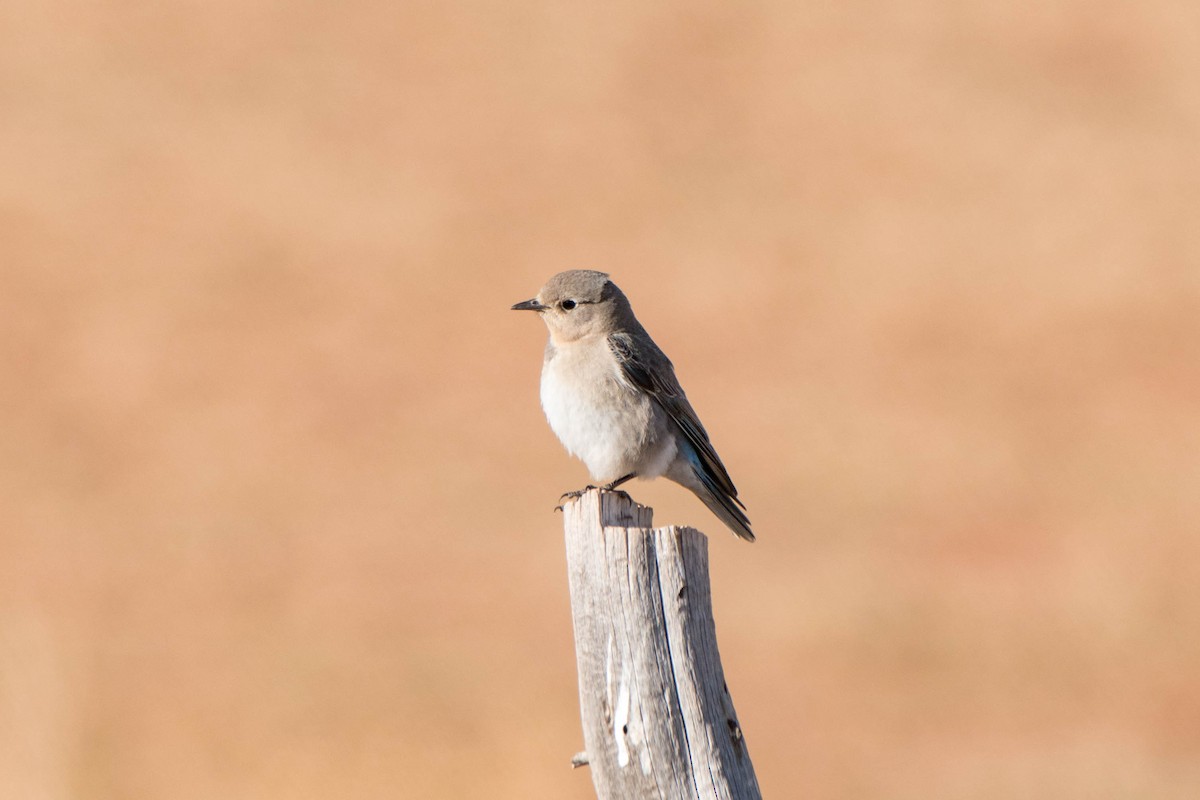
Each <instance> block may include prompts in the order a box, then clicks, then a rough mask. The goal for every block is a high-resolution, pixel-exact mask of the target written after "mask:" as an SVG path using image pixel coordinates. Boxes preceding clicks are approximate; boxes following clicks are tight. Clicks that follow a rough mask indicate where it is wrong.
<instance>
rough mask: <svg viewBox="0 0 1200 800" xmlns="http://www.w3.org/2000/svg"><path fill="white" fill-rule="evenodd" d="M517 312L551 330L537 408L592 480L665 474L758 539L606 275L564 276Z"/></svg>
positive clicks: (659, 357)
mask: <svg viewBox="0 0 1200 800" xmlns="http://www.w3.org/2000/svg"><path fill="white" fill-rule="evenodd" d="M513 310H514V311H536V312H538V314H540V315H541V317H542V321H543V322H545V323H546V327H547V328H549V329H550V341H549V342H547V344H546V358H545V362H544V363H543V365H542V391H541V394H542V409H543V410H544V411H545V412H546V419H547V420H549V421H550V427H551V428H552V429H553V430H554V433H555V434H556V435H557V436H558V438H559V439H560V440H561V441H562V443H563V445H564V446H565V447H566V448H567V451H568V452H570V453H571V455H574V456H577V457H578V458H579V459H581V460H582V461H583V463H584V464H586V465H587V468H588V471H589V472H590V473H591V474H592V478H593V479H595V480H596V481H601V482H604V481H607V483H605V485H604V486H603V488H604V489H608V490H612V489H615V488H616V487H618V486H620V485H621V484H622V483H624V482H625V481H627V480H629V479H630V478H643V479H647V480H648V479H650V478H657V477H659V476H660V475H662V476H665V477H667V478H668V479H670V480H672V481H675V483H678V484H679V485H680V486H683V487H685V488H687V489H691V490H692V492H694V493H695V495H696V496H697V497H699V498H700V500H701V501H703V503H704V504H705V505H706V506H708V507H709V509H711V510H712V512H713V513H714V514H716V515H717V516H718V517H720V519H721V521H722V522H724V523H725V524H726V525H728V526H729V528H730V530H732V531H733V532H734V533H736V534H737V535H738V536H740V537H742V538H743V539H746V540H747V541H751V542H752V541H754V533H753V532H752V531H751V530H750V520H749V519H747V517H746V513H745V508H746V507H745V506H744V505H742V502H741V501H740V500H738V496H737V494H738V493H737V489H736V488H734V485H733V481H731V480H730V479H729V473H728V472H726V471H725V465H724V464H722V463H721V459H720V458H719V457H718V456H717V451H716V450H714V449H713V446H712V443H711V442H710V441H709V440H708V433H707V432H705V430H704V426H703V425H701V424H700V419H699V418H698V417H697V416H696V412H695V411H693V410H692V405H691V403H689V402H688V400H687V396H686V395H684V393H683V389H682V388H681V387H680V385H679V381H678V380H676V378H675V368H674V367H672V366H671V362H670V360H669V359H668V358H667V357H666V356H665V355H664V354H663V351H662V350H659V349H658V345H656V344H655V343H654V340H653V339H651V338H650V334H648V333H646V329H645V328H643V327H642V325H641V323H640V322H638V321H637V317H635V316H634V315H633V309H632V308H631V307H630V306H629V300H628V299H626V297H625V295H624V294H623V293H622V292H621V290H620V289H618V288H617V286H616V284H614V283H613V282H612V281H610V280H609V279H608V275H606V274H604V273H603V272H596V271H593V270H571V271H569V272H560V273H559V274H557V275H555V276H554V277H553V278H551V279H550V281H549V282H548V283H547V284H546V285H545V286H543V287H542V290H541V291H540V292H538V295H537V297H535V298H534V299H532V300H526V301H524V302H522V303H517V304H516V305H515V306H513ZM588 488H593V487H588ZM569 494H571V495H575V496H578V494H580V493H579V492H570V493H569ZM564 496H565V495H564Z"/></svg>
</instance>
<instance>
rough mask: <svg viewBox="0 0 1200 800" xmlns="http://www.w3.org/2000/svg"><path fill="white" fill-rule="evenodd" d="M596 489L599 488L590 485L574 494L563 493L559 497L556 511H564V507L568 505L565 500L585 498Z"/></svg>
mask: <svg viewBox="0 0 1200 800" xmlns="http://www.w3.org/2000/svg"><path fill="white" fill-rule="evenodd" d="M595 488H598V487H595V486H592V485H591V484H590V483H589V484H588V485H587V486H585V487H583V488H582V489H576V490H575V491H573V492H563V493H562V494H560V495H559V496H558V505H556V506H555V507H554V510H555V511H562V510H563V506H564V505H566V503H564V502H563V501H564V500H578V499H579V498H581V497H583V496H584V495H585V494H587V493H588V492H590V491H591V490H592V489H595Z"/></svg>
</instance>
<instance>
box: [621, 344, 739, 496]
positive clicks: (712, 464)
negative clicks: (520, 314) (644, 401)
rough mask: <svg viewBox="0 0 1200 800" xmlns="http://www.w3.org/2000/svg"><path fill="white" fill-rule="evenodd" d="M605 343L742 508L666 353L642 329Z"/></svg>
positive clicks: (634, 383) (709, 473)
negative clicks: (640, 332) (638, 332)
mask: <svg viewBox="0 0 1200 800" xmlns="http://www.w3.org/2000/svg"><path fill="white" fill-rule="evenodd" d="M608 346H609V348H610V349H611V350H612V352H613V355H615V356H616V359H617V364H619V365H620V367H621V373H622V374H623V375H624V376H625V379H626V380H627V381H629V382H630V383H631V384H633V385H634V386H636V387H638V388H639V389H641V390H642V391H644V392H646V393H647V394H648V395H650V396H651V397H653V398H654V400H655V402H657V403H658V405H659V406H661V407H662V409H663V411H666V412H667V416H669V417H670V418H671V419H672V420H673V421H674V422H675V424H676V425H678V426H679V430H680V431H682V432H683V435H684V437H685V438H686V439H687V440H688V442H689V443H691V445H692V447H693V448H694V449H695V451H696V454H697V455H698V456H699V457H700V461H701V464H702V465H703V467H704V471H705V472H706V473H707V474H708V477H709V478H710V479H712V480H713V482H714V483H716V485H717V486H718V487H720V489H721V491H723V492H724V493H725V494H727V495H728V496H729V497H730V498H732V499H733V501H734V502H736V503H737V504H738V505H739V506H741V507H742V508H745V506H744V505H742V501H740V500H738V499H737V487H735V486H734V485H733V481H732V480H731V479H730V478H729V473H728V472H727V471H726V470H725V465H724V464H722V463H721V459H720V457H719V456H717V451H716V450H714V449H713V446H712V442H710V441H709V440H708V432H707V431H705V430H704V426H703V425H701V424H700V418H699V417H697V416H696V412H695V411H694V410H693V409H692V404H691V403H689V402H688V399H687V396H686V395H685V394H684V393H683V387H681V386H680V385H679V381H678V379H676V377H675V368H674V367H673V366H672V365H671V360H670V359H669V358H667V356H666V354H665V353H663V351H662V350H660V349H658V345H656V344H655V343H654V341H653V340H652V339H651V338H650V337H649V336H648V335H646V334H645V333H642V334H641V335H640V336H635V335H631V334H628V333H614V334H612V335H610V336H609V337H608Z"/></svg>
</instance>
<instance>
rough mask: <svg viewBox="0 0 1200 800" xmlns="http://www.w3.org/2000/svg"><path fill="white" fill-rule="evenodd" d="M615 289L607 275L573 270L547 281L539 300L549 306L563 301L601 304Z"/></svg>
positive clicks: (592, 271)
mask: <svg viewBox="0 0 1200 800" xmlns="http://www.w3.org/2000/svg"><path fill="white" fill-rule="evenodd" d="M615 288H616V287H615V286H614V285H613V283H612V281H610V280H609V279H608V274H607V273H604V272H599V271H597V270H594V269H572V270H567V271H566V272H560V273H558V274H557V275H555V276H554V277H553V278H551V279H550V280H548V281H546V285H545V286H543V287H542V291H540V292H538V298H539V299H540V300H541V301H542V303H544V304H545V305H548V306H554V305H558V304H559V303H561V302H562V301H563V300H574V301H575V302H576V303H599V302H600V301H601V300H606V299H607V298H608V297H609V296H610V295H611V294H612V291H611V290H612V289H615Z"/></svg>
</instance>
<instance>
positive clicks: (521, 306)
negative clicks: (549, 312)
mask: <svg viewBox="0 0 1200 800" xmlns="http://www.w3.org/2000/svg"><path fill="white" fill-rule="evenodd" d="M545 308H546V307H545V306H544V305H542V304H541V303H539V302H538V300H537V298H536V297H535V298H533V299H532V300H522V301H521V302H520V303H517V304H516V305H515V306H513V307H512V310H513V311H542V310H544V309H545Z"/></svg>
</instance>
